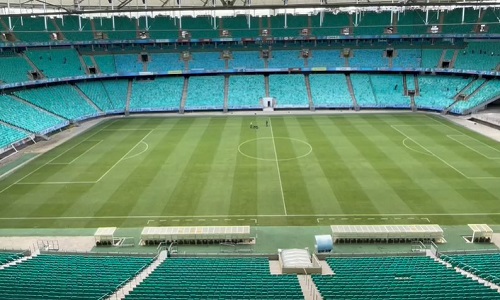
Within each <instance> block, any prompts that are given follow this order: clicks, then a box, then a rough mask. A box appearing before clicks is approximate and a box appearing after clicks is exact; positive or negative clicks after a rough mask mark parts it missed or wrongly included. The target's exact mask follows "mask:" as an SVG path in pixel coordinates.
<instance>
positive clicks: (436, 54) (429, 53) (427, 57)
mask: <svg viewBox="0 0 500 300" xmlns="http://www.w3.org/2000/svg"><path fill="white" fill-rule="evenodd" d="M442 53H443V50H442V49H439V50H432V49H426V50H422V67H424V68H437V67H438V65H439V60H440V59H441V54H442Z"/></svg>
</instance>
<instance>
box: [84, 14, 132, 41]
mask: <svg viewBox="0 0 500 300" xmlns="http://www.w3.org/2000/svg"><path fill="white" fill-rule="evenodd" d="M136 22H137V19H131V18H128V17H116V16H115V30H113V20H112V19H111V18H105V17H103V18H95V19H94V25H95V30H96V31H97V32H99V31H101V32H105V33H106V34H107V35H108V38H109V39H110V40H134V39H136V38H137V27H136Z"/></svg>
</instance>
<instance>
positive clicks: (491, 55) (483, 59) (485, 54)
mask: <svg viewBox="0 0 500 300" xmlns="http://www.w3.org/2000/svg"><path fill="white" fill-rule="evenodd" d="M498 66H500V42H492V43H486V42H483V43H469V45H468V47H467V48H466V49H465V50H463V51H460V54H459V55H458V57H457V60H456V62H455V69H467V70H485V71H493V70H495V69H496V68H497V67H498Z"/></svg>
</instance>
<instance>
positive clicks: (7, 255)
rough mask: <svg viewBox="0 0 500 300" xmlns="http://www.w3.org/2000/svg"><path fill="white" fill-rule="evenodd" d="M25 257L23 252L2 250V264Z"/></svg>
mask: <svg viewBox="0 0 500 300" xmlns="http://www.w3.org/2000/svg"><path fill="white" fill-rule="evenodd" d="M23 257H24V254H22V253H13V252H0V265H4V264H7V263H10V262H12V261H15V260H18V259H20V258H23Z"/></svg>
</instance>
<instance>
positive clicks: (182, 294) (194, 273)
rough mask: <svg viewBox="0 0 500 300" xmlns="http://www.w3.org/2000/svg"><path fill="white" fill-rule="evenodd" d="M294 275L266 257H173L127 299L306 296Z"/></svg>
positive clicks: (281, 297)
mask: <svg viewBox="0 0 500 300" xmlns="http://www.w3.org/2000/svg"><path fill="white" fill-rule="evenodd" d="M303 297H304V296H303V294H302V291H301V289H300V285H299V282H298V279H297V276H295V275H270V274H269V262H268V260H267V259H265V258H170V259H167V260H166V261H164V262H163V263H162V264H161V265H160V266H158V268H157V269H156V270H155V271H154V272H153V273H152V274H151V275H150V276H149V277H148V278H146V279H145V280H144V282H143V283H141V284H140V285H139V286H138V287H136V288H135V289H134V290H133V291H132V292H131V293H130V294H129V295H128V296H127V297H126V298H125V299H127V300H129V299H130V300H133V299H148V300H149V299H242V300H246V299H303Z"/></svg>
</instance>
